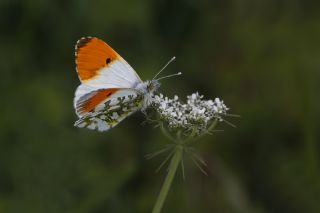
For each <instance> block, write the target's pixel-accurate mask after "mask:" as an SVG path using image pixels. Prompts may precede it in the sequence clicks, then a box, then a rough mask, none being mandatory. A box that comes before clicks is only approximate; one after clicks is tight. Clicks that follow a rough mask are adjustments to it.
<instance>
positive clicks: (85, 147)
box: [0, 0, 320, 213]
mask: <svg viewBox="0 0 320 213" xmlns="http://www.w3.org/2000/svg"><path fill="white" fill-rule="evenodd" d="M318 2H319V1H310V0H282V1H281V0H258V1H257V0H228V1H222V0H220V1H219V0H212V1H210V0H197V1H196V0H174V1H171V0H162V1H150V0H137V1H106V0H94V1H85V0H72V1H63V0H59V1H49V0H48V1H41V0H24V1H18V0H1V1H0V50H1V51H0V73H1V77H0V89H1V101H0V109H1V116H0V212H1V213H2V212H4V213H20V212H27V213H29V212H30V213H43V212H48V213H57V212H59V213H60V212H70V213H73V212H74V213H76V212H77V213H80V212H83V213H87V212H88V213H104V212H125V213H126V212H150V211H151V209H152V206H153V204H154V202H155V199H156V196H157V194H158V192H159V190H160V187H161V184H162V181H163V178H164V175H165V171H164V170H163V171H161V172H160V173H158V174H155V173H154V171H155V169H156V168H157V166H158V165H159V164H160V162H161V160H162V159H163V158H164V157H165V156H161V157H159V158H156V159H152V160H149V161H148V160H146V159H145V158H144V155H145V154H148V153H150V152H153V151H155V150H157V149H160V148H161V147H163V146H164V145H165V144H166V143H167V141H166V139H165V138H164V137H163V135H161V133H160V131H159V130H158V129H153V128H152V126H150V125H146V126H142V125H141V122H142V121H143V120H144V117H143V115H142V114H141V113H137V114H135V115H134V116H131V117H130V118H128V119H126V120H125V122H123V123H121V124H120V125H119V126H117V127H116V128H115V129H112V130H111V131H109V132H106V133H99V132H94V131H90V130H87V129H77V128H75V127H73V122H74V121H75V120H76V119H77V117H76V115H75V113H74V109H73V105H72V101H73V94H74V91H75V89H76V87H77V86H78V84H79V80H78V77H77V74H76V72H75V66H74V44H75V42H76V41H77V40H78V39H79V38H80V37H82V36H88V35H91V36H97V37H100V38H102V39H103V40H105V41H107V42H108V43H109V44H110V45H111V46H112V47H114V49H116V50H117V51H118V52H119V53H120V54H121V55H122V56H123V57H124V58H125V59H126V60H127V61H128V62H129V63H130V64H131V65H132V66H133V67H134V68H135V70H136V71H137V72H138V73H139V75H140V76H141V78H142V79H148V78H151V77H152V76H153V75H154V74H155V73H156V72H157V71H158V70H159V69H160V67H161V66H162V65H163V64H165V62H166V61H167V60H169V59H170V58H171V57H172V56H174V55H175V56H176V57H177V60H176V62H175V63H173V64H172V65H170V66H169V67H168V68H167V70H166V71H165V73H166V74H170V73H175V72H180V71H181V72H183V75H182V76H181V77H176V78H172V79H168V80H165V81H163V82H162V87H161V92H163V93H164V94H166V95H168V96H172V95H174V94H178V95H179V96H180V97H185V96H186V95H188V94H191V93H192V92H195V91H199V92H200V93H201V94H204V95H205V96H206V97H207V98H215V97H220V98H222V99H223V100H224V101H225V103H226V104H227V105H228V106H229V107H230V108H231V110H230V112H231V113H235V114H239V115H241V118H240V119H233V118H231V119H230V120H231V121H232V122H233V123H234V124H236V125H237V126H238V128H236V129H234V128H232V127H230V126H228V125H226V124H221V125H220V126H219V129H224V130H225V131H224V132H220V133H216V134H214V135H212V136H207V137H205V138H204V139H203V140H202V141H201V143H199V144H198V145H197V148H198V150H199V153H201V155H202V156H203V157H204V158H205V159H206V161H207V163H208V167H207V171H208V173H209V176H208V177H206V176H204V175H203V174H202V173H201V172H200V171H199V170H198V169H197V168H196V167H195V166H194V165H193V164H192V163H191V162H190V161H188V160H186V179H185V181H183V180H182V178H181V172H180V171H179V173H178V175H177V177H176V179H175V181H174V184H173V187H172V190H171V191H170V193H169V196H168V199H167V202H166V203H165V207H164V212H169V213H170V212H188V213H189V212H190V213H194V212H201V213H202V212H204V213H211V212H219V213H220V212H222V213H229V212H230V213H234V212H235V213H238V212H243V213H250V212H257V213H265V212H290V213H295V212H308V213H312V212H320V202H319V201H320V174H319V156H318V154H319V134H320V133H319V131H318V130H319V124H320V121H319V119H320V113H319V107H320V98H319V89H320V86H319V85H320V84H319V80H320V3H318Z"/></svg>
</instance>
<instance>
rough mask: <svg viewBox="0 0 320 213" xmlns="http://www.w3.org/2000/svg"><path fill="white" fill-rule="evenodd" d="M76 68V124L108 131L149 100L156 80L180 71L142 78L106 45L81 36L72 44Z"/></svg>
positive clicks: (156, 87) (143, 107) (150, 101)
mask: <svg viewBox="0 0 320 213" xmlns="http://www.w3.org/2000/svg"><path fill="white" fill-rule="evenodd" d="M75 58H76V59H75V62H76V70H77V73H78V76H79V79H80V81H81V85H80V86H78V88H77V90H76V92H75V97H74V101H73V103H74V108H75V111H76V113H77V115H78V117H79V120H77V121H76V122H75V124H74V125H75V126H77V127H87V128H89V129H94V130H98V131H107V130H109V129H110V128H112V127H114V126H115V125H117V124H118V123H120V122H121V121H122V120H123V119H124V118H126V117H128V116H129V115H131V114H132V113H134V112H136V111H138V110H142V111H144V110H145V109H146V108H147V107H148V106H150V104H151V103H152V96H153V93H154V92H155V91H156V90H157V89H158V88H159V87H160V83H159V80H160V79H163V78H167V77H171V76H174V75H180V74H181V73H177V74H173V75H168V76H164V77H162V78H158V79H156V77H157V76H158V75H159V74H160V73H161V72H162V70H164V68H165V67H166V66H167V65H168V64H169V63H170V62H172V61H173V60H174V59H175V57H173V58H172V59H171V60H170V61H169V62H168V63H167V64H166V65H165V66H164V67H163V68H162V69H161V70H160V71H159V72H158V73H157V75H156V76H155V77H154V78H153V79H152V80H147V81H142V80H141V79H140V77H139V76H138V74H137V73H136V72H135V71H134V70H133V68H132V67H131V66H130V65H129V64H128V63H127V62H126V61H125V60H124V59H123V58H122V57H121V56H120V55H119V54H118V53H117V52H116V51H114V50H113V49H112V48H111V47H110V46H109V45H108V44H106V43H105V42H104V41H102V40H100V39H98V38H95V37H84V38H81V39H80V40H78V42H77V43H76V46H75Z"/></svg>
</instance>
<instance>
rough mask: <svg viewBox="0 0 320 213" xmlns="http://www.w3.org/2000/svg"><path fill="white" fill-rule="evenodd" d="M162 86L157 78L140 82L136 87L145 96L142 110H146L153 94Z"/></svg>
mask: <svg viewBox="0 0 320 213" xmlns="http://www.w3.org/2000/svg"><path fill="white" fill-rule="evenodd" d="M159 87H160V83H159V81H157V80H147V81H144V82H142V83H139V84H138V85H137V86H136V87H135V89H136V90H138V91H139V93H140V94H141V95H142V96H143V101H142V110H143V111H144V110H145V109H146V108H147V107H148V106H150V104H151V103H152V96H153V94H154V92H156V91H157V90H158V89H159Z"/></svg>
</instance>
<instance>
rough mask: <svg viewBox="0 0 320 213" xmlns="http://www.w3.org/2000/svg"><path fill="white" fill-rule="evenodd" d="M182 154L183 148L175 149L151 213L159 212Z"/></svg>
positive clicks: (177, 147)
mask: <svg viewBox="0 0 320 213" xmlns="http://www.w3.org/2000/svg"><path fill="white" fill-rule="evenodd" d="M182 154H183V147H182V145H181V144H179V145H177V146H176V147H175V153H174V155H173V157H172V159H171V162H170V166H169V168H168V173H167V176H166V178H165V180H164V183H163V185H162V188H161V190H160V193H159V195H158V198H157V201H156V204H155V205H154V208H153V210H152V213H160V212H161V209H162V207H163V204H164V201H165V200H166V197H167V195H168V192H169V190H170V187H171V184H172V181H173V178H174V176H175V174H176V171H177V168H178V166H179V164H180V162H181V159H182Z"/></svg>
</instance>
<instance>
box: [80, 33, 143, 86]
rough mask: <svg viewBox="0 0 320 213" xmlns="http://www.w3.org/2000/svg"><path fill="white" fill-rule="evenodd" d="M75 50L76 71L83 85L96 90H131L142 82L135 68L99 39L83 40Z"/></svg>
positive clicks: (88, 38)
mask: <svg viewBox="0 0 320 213" xmlns="http://www.w3.org/2000/svg"><path fill="white" fill-rule="evenodd" d="M75 49H76V53H75V56H76V69H77V72H78V75H79V79H80V81H81V82H82V84H85V85H87V86H90V87H93V88H95V89H100V88H131V87H133V86H134V85H136V84H137V83H140V82H142V81H141V79H140V77H139V76H138V75H137V73H136V72H135V71H134V70H133V68H132V67H131V66H130V65H129V64H128V63H127V62H126V61H125V60H124V59H123V58H122V57H121V56H120V55H119V54H118V53H117V52H116V51H114V50H113V49H112V48H111V47H110V46H109V45H108V44H106V43H105V42H104V41H102V40H100V39H98V38H95V37H86V38H81V39H80V40H79V41H78V42H77V44H76V48H75Z"/></svg>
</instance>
